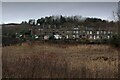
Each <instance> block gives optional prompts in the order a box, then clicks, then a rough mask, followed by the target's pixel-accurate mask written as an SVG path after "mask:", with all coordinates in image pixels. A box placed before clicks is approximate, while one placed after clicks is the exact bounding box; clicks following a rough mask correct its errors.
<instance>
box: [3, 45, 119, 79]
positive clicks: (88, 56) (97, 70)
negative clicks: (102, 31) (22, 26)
mask: <svg viewBox="0 0 120 80" xmlns="http://www.w3.org/2000/svg"><path fill="white" fill-rule="evenodd" d="M2 50H3V52H2V53H3V55H2V62H3V78H115V77H117V76H118V51H117V50H115V49H113V48H111V47H109V46H107V45H77V44H76V45H69V44H67V45H63V44H59V45H58V44H47V43H36V44H33V45H32V46H29V45H28V44H26V43H23V44H22V46H8V47H3V49H2Z"/></svg>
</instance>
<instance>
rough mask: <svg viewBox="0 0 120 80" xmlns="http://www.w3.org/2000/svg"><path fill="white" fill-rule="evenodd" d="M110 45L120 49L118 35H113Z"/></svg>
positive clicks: (119, 36)
mask: <svg viewBox="0 0 120 80" xmlns="http://www.w3.org/2000/svg"><path fill="white" fill-rule="evenodd" d="M110 44H111V45H112V46H114V47H120V34H117V35H113V37H112V38H111V40H110Z"/></svg>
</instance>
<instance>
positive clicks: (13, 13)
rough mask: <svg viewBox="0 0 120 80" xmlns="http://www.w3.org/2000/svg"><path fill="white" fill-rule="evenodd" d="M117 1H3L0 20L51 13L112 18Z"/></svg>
mask: <svg viewBox="0 0 120 80" xmlns="http://www.w3.org/2000/svg"><path fill="white" fill-rule="evenodd" d="M117 7H118V3H117V2H58V3H57V2H44V3H43V2H3V3H2V22H4V23H10V22H22V21H24V20H26V21H28V20H29V19H38V18H41V17H45V16H51V15H63V16H72V15H81V16H83V17H97V18H101V19H106V20H112V17H113V16H112V13H113V11H117Z"/></svg>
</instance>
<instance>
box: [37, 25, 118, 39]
mask: <svg viewBox="0 0 120 80" xmlns="http://www.w3.org/2000/svg"><path fill="white" fill-rule="evenodd" d="M35 31H36V35H38V36H39V37H41V39H48V40H49V38H50V37H51V36H54V38H55V39H66V40H81V39H88V40H91V41H93V40H102V39H110V38H111V37H112V36H113V35H114V34H117V32H116V29H115V28H114V27H92V26H79V25H78V26H72V27H70V28H68V27H67V26H66V27H60V28H56V27H54V28H50V25H49V26H46V27H44V28H43V27H42V28H40V27H38V28H36V29H35Z"/></svg>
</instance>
